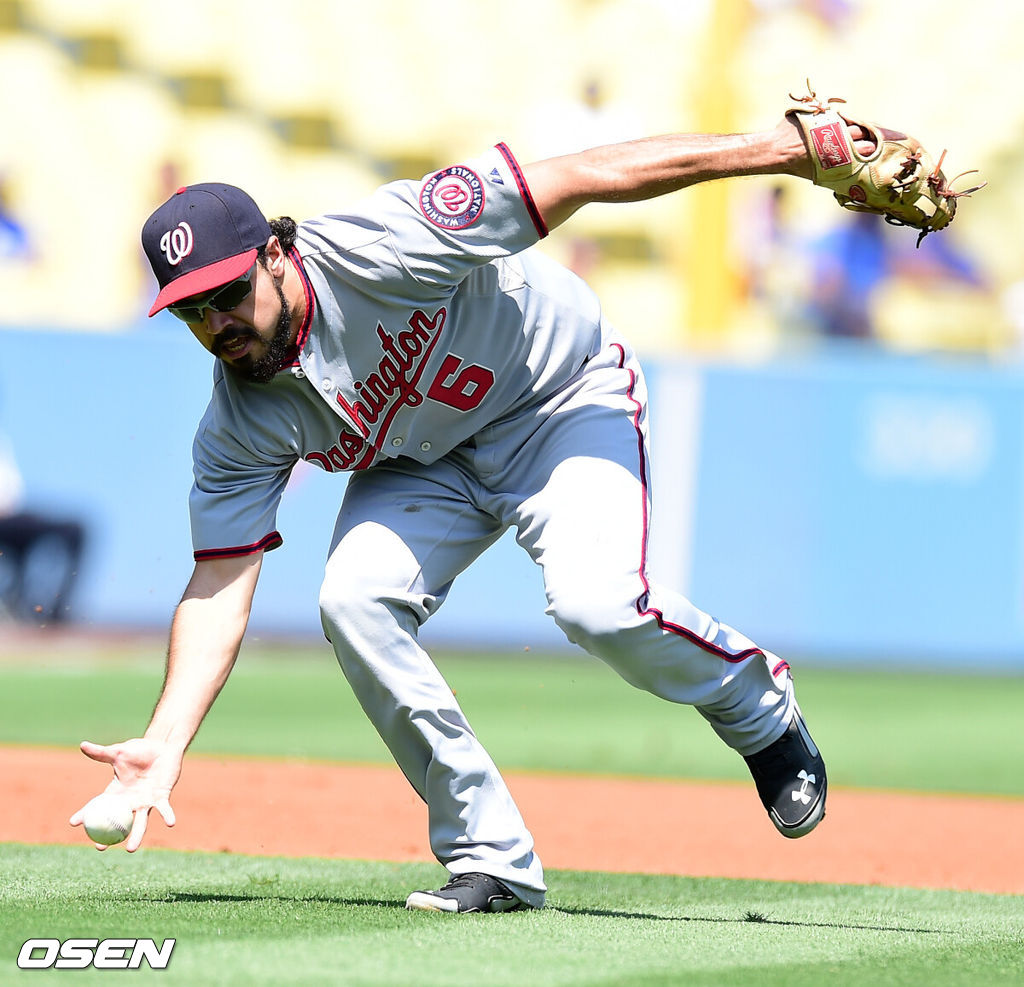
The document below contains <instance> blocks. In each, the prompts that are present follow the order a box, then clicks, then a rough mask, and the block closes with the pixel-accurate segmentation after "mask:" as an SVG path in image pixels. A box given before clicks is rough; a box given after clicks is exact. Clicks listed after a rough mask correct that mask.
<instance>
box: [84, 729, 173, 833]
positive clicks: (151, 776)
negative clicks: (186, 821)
mask: <svg viewBox="0 0 1024 987" xmlns="http://www.w3.org/2000/svg"><path fill="white" fill-rule="evenodd" d="M81 749H82V753H83V754H85V756H86V757H89V758H91V759H92V760H94V761H100V762H102V763H104V764H109V765H110V766H111V767H112V768H113V769H114V780H113V781H111V782H110V784H109V785H108V786H107V787H106V789H105V791H107V792H114V793H116V794H119V795H123V796H125V797H126V798H127V799H128V800H129V802H130V803H131V807H132V810H133V811H134V812H135V822H134V823H133V824H132V830H131V832H130V833H129V834H128V839H127V840H126V841H125V844H124V848H125V850H127V851H128V852H129V853H134V852H135V851H136V850H138V848H139V847H140V846H141V845H142V840H143V837H144V836H145V835H146V826H147V825H148V823H149V813H150V810H152V809H156V811H157V812H159V813H160V815H161V816H162V817H163V820H164V822H165V823H166V824H167V825H168V826H173V825H174V822H175V816H174V810H173V809H172V808H171V803H170V796H171V789H172V788H174V786H175V784H176V783H177V781H178V776H179V775H180V774H181V762H182V756H183V755H182V752H181V750H180V749H179V748H176V747H172V746H171V745H170V744H164V743H159V742H158V741H154V740H145V739H142V738H138V737H137V738H135V739H134V740H126V741H124V742H123V743H120V744H111V745H110V746H103V745H102V744H94V743H92V742H90V741H88V740H83V741H82V744H81ZM84 808H85V807H84V806H83V807H82V809H79V810H78V811H77V812H76V813H75V814H74V815H73V816H72V817H71V818H70V819H69V820H68V821H69V822H70V823H71V825H72V826H80V825H81V824H82V812H83V809H84Z"/></svg>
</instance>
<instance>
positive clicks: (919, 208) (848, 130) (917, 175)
mask: <svg viewBox="0 0 1024 987" xmlns="http://www.w3.org/2000/svg"><path fill="white" fill-rule="evenodd" d="M791 99H793V100H794V102H796V104H797V105H796V106H795V107H793V108H791V109H790V110H788V111H787V112H786V119H787V120H788V121H791V122H792V124H793V126H794V127H796V128H797V130H798V131H799V133H800V135H801V137H802V139H803V143H804V145H805V147H806V150H807V165H806V166H805V167H804V171H803V174H804V177H807V178H810V179H811V181H813V182H814V184H815V185H821V186H823V187H824V188H827V189H830V190H831V191H832V193H833V195H834V196H835V198H836V201H837V202H838V203H839V204H840V205H841V206H843V207H845V208H847V209H853V210H855V211H859V212H872V213H877V214H878V215H880V216H883V217H884V218H885V220H886V222H888V223H892V224H893V225H895V226H910V227H913V228H914V229H916V230H919V231H920V236H919V237H918V241H917V242H918V244H920V243H921V240H922V239H924V237H925V236H927V234H929V233H931V232H932V231H933V230H941V229H944V228H945V227H946V226H948V225H949V224H950V223H951V222H952V221H953V217H954V215H956V207H957V200H959V199H960V198H962V197H964V196H967V195H970V194H971V193H972V192H977V191H978V190H979V189H981V188H984V185H985V183H984V182H982V183H981V184H980V185H975V186H973V187H972V188H967V189H961V190H960V191H954V189H953V185H954V184H955V183H956V181H957V179H958V178H962V177H963V176H964V175H968V174H973V172H963V173H962V174H960V175H958V176H957V178H954V179H952V180H951V181H950V180H947V178H946V176H945V174H943V172H942V162H943V160H944V158H945V151H943V153H942V155H941V156H940V157H939V159H938V161H937V162H936V161H934V160H933V159H932V157H931V155H929V153H928V152H927V151H926V150H925V148H924V147H923V146H922V144H921V143H920V141H918V140H916V139H915V138H913V137H910V136H908V135H907V134H904V133H900V132H899V131H896V130H891V129H889V128H886V127H880V126H877V125H876V124H873V123H867V122H865V121H863V120H858V119H855V118H854V117H853V116H851V115H849V114H848V113H846V112H845V111H844V112H842V113H840V112H839V110H838V109H836V107H835V105H834V104H836V103H845V100H842V99H829V100H821V99H818V96H817V94H816V93H815V92H814V91H813V90H811V88H810V86H809V85H808V95H806V96H791Z"/></svg>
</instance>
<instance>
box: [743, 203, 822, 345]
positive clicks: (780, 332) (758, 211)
mask: <svg viewBox="0 0 1024 987" xmlns="http://www.w3.org/2000/svg"><path fill="white" fill-rule="evenodd" d="M788 208H789V202H788V199H787V191H786V187H785V186H784V185H776V186H773V187H772V188H771V189H770V190H769V192H768V193H767V195H764V196H760V195H759V197H758V200H757V201H756V202H755V204H754V207H753V208H752V209H750V210H749V212H747V213H744V218H743V221H742V223H737V224H736V225H735V229H736V231H737V234H738V235H737V236H736V239H735V242H734V244H733V249H734V250H735V251H736V253H737V254H738V256H739V257H740V258H741V259H742V263H743V268H744V277H745V285H744V290H745V292H746V294H747V297H748V298H749V300H750V301H751V302H753V303H754V304H755V305H756V306H757V307H758V309H759V310H760V311H761V312H762V313H763V314H764V317H765V318H766V319H767V320H768V324H769V325H770V327H771V328H772V330H773V331H774V332H775V334H776V336H777V338H778V340H779V341H782V342H786V343H789V342H792V341H794V340H802V339H804V338H805V337H808V336H812V335H814V334H815V332H816V330H815V327H814V326H813V325H812V324H811V321H810V316H809V314H808V302H807V299H808V295H809V292H810V288H809V285H810V283H811V255H810V252H809V249H808V243H807V241H806V238H805V237H804V236H802V235H801V234H800V233H798V232H797V230H796V228H795V227H794V225H793V224H792V223H791V222H790V219H789V216H788Z"/></svg>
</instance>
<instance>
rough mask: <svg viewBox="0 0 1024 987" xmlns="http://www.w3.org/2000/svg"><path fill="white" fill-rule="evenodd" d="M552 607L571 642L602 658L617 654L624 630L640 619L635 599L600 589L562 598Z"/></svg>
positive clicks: (552, 604) (553, 613)
mask: <svg viewBox="0 0 1024 987" xmlns="http://www.w3.org/2000/svg"><path fill="white" fill-rule="evenodd" d="M549 610H550V612H551V614H552V616H553V617H554V618H555V623H556V624H558V626H559V627H560V628H561V629H562V631H563V632H564V634H565V636H566V637H567V638H568V639H569V640H570V641H572V642H573V643H574V644H578V645H579V646H580V647H581V648H583V649H585V650H586V651H589V652H590V653H591V654H592V655H596V656H597V657H599V658H610V657H613V656H614V654H615V652H616V650H617V648H619V647H621V646H622V645H623V633H624V632H625V631H626V630H627V629H628V628H629V627H630V626H632V625H634V624H635V623H636V621H637V612H636V607H635V606H634V603H633V601H632V600H629V599H625V598H621V597H619V596H617V595H616V594H613V593H609V592H601V591H600V590H590V591H588V592H579V593H572V594H570V595H568V596H564V597H560V598H558V599H555V600H553V601H552V603H551V606H550V608H549Z"/></svg>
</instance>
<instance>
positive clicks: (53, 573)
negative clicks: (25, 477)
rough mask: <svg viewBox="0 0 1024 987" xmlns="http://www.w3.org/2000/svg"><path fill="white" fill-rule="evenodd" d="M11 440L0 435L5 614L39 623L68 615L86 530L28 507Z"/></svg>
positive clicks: (0, 563)
mask: <svg viewBox="0 0 1024 987" xmlns="http://www.w3.org/2000/svg"><path fill="white" fill-rule="evenodd" d="M23 498H24V484H23V482H22V478H21V474H20V472H19V471H18V466H17V463H16V462H15V459H14V452H13V450H12V448H11V443H10V441H9V440H8V439H7V437H6V436H3V435H0V615H2V616H3V617H6V618H7V619H10V620H20V621H26V622H31V623H35V624H51V623H60V622H62V621H65V620H67V619H68V616H69V613H70V598H71V591H72V588H73V586H74V583H75V579H76V577H77V576H78V571H79V565H80V562H81V559H82V549H83V545H84V541H85V530H84V528H83V527H82V525H81V524H79V523H78V522H77V521H72V520H68V519H63V518H54V517H48V516H44V515H42V514H37V513H34V512H31V511H26V510H24V509H23V507H22V501H23Z"/></svg>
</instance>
